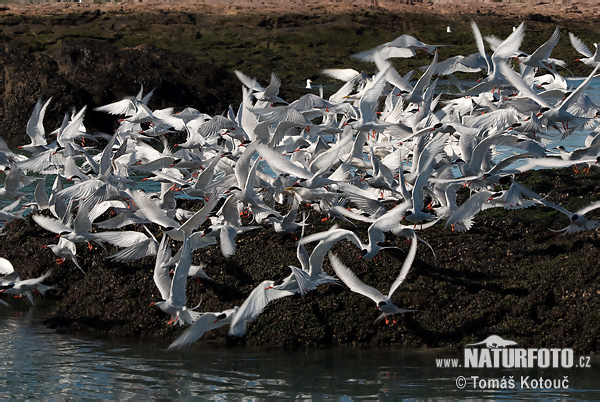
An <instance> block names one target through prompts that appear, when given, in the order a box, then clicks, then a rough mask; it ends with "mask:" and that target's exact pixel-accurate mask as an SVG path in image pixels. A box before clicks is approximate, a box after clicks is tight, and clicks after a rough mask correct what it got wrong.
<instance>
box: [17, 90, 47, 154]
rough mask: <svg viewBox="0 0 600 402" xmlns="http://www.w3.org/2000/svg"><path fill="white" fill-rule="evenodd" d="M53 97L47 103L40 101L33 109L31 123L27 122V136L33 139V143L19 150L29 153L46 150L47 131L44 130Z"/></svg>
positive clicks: (20, 147)
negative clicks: (45, 119) (45, 117)
mask: <svg viewBox="0 0 600 402" xmlns="http://www.w3.org/2000/svg"><path fill="white" fill-rule="evenodd" d="M51 100H52V97H50V98H49V99H48V100H47V101H46V102H44V101H42V99H41V98H40V99H38V100H37V102H36V103H35V106H34V107H33V111H32V112H31V116H30V117H29V121H27V129H26V132H27V135H28V136H29V138H30V139H31V142H30V143H29V144H27V145H23V146H19V147H18V148H19V149H23V150H24V151H28V152H41V151H42V150H44V149H45V148H46V145H47V142H46V131H45V129H44V116H45V115H46V109H47V108H48V105H49V104H50V101H51Z"/></svg>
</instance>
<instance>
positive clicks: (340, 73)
mask: <svg viewBox="0 0 600 402" xmlns="http://www.w3.org/2000/svg"><path fill="white" fill-rule="evenodd" d="M321 74H323V75H326V76H328V77H331V78H335V79H336V80H340V81H345V82H349V81H352V80H354V79H356V77H358V76H360V73H359V72H358V71H356V70H354V69H352V68H325V69H323V70H321Z"/></svg>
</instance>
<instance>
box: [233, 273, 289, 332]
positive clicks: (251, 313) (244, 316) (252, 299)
mask: <svg viewBox="0 0 600 402" xmlns="http://www.w3.org/2000/svg"><path fill="white" fill-rule="evenodd" d="M273 284H274V282H273V281H263V282H261V283H259V284H258V286H256V287H255V288H254V289H253V290H252V292H250V294H249V295H248V297H247V298H246V300H244V302H243V303H242V305H241V306H240V308H239V310H238V311H237V312H236V313H235V314H234V315H233V317H232V319H231V324H230V325H229V335H233V336H238V337H242V336H244V334H245V333H246V323H247V322H250V321H252V320H254V319H256V317H258V316H259V315H260V313H262V312H263V310H264V308H265V307H266V306H267V304H269V302H270V301H271V300H275V299H277V298H280V297H283V296H287V295H291V294H292V293H291V292H288V291H278V290H275V289H267V288H270V287H272V286H273Z"/></svg>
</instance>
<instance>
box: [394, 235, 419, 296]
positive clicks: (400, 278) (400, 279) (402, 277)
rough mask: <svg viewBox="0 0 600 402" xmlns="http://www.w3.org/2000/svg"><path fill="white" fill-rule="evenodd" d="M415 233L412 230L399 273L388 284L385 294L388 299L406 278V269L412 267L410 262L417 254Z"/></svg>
mask: <svg viewBox="0 0 600 402" xmlns="http://www.w3.org/2000/svg"><path fill="white" fill-rule="evenodd" d="M417 243H418V241H417V235H416V234H415V233H414V232H413V236H412V242H411V243H410V249H409V250H408V254H407V255H406V259H405V260H404V263H402V269H400V274H399V275H398V277H397V278H396V280H395V281H394V283H392V286H390V292H389V293H388V295H387V298H388V299H391V297H392V295H393V294H394V292H395V291H396V289H398V287H399V286H400V285H401V284H402V282H404V280H405V279H406V275H408V271H410V268H411V267H412V263H413V261H414V260H415V256H416V255H417Z"/></svg>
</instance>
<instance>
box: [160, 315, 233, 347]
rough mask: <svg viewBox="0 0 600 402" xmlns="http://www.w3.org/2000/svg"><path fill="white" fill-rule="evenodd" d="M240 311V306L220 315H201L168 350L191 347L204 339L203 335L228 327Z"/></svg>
mask: <svg viewBox="0 0 600 402" xmlns="http://www.w3.org/2000/svg"><path fill="white" fill-rule="evenodd" d="M238 310H239V307H238V306H235V307H234V308H230V309H228V310H225V311H222V312H220V313H213V312H206V313H201V315H200V317H198V319H197V320H196V321H194V323H193V324H192V325H190V327H189V328H187V329H186V330H185V331H184V332H183V333H182V334H181V335H179V336H178V337H177V339H175V340H174V341H173V342H172V343H171V344H170V345H169V348H168V349H181V348H184V347H186V346H189V345H191V344H192V343H194V342H196V341H197V340H198V339H200V338H202V335H204V334H205V333H207V332H208V331H212V330H213V329H217V328H220V327H222V326H223V325H228V324H230V323H231V319H232V318H233V316H234V314H235V313H236V312H237V311H238Z"/></svg>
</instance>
